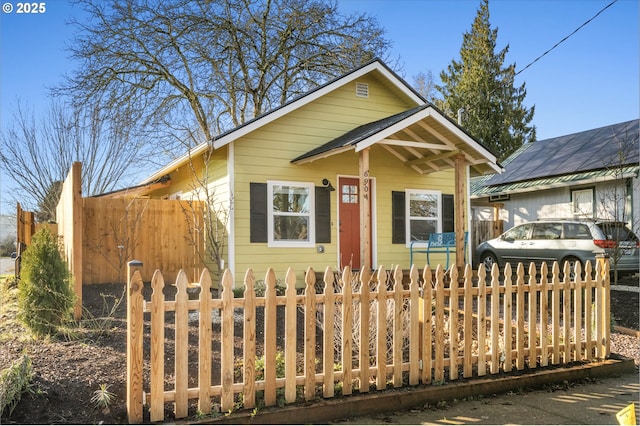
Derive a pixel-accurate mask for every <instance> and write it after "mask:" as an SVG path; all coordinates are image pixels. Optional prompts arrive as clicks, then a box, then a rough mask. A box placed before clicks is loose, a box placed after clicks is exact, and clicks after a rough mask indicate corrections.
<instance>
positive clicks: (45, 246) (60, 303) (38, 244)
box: [18, 228, 75, 337]
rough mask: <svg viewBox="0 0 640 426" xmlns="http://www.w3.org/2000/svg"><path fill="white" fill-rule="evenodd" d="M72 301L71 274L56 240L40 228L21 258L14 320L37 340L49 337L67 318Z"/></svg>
mask: <svg viewBox="0 0 640 426" xmlns="http://www.w3.org/2000/svg"><path fill="white" fill-rule="evenodd" d="M74 302H75V294H74V293H73V290H72V288H71V275H70V273H69V269H68V268H67V263H66V262H65V261H64V259H63V258H62V256H61V254H60V251H59V247H58V241H57V240H56V237H55V236H53V235H52V234H51V231H49V229H48V228H42V229H41V230H40V231H38V232H37V233H36V234H35V235H34V236H33V240H32V243H31V245H30V246H29V247H28V248H27V250H26V251H25V252H24V255H23V257H22V273H21V277H20V283H19V284H18V308H19V312H18V319H19V320H20V321H21V322H22V323H23V324H24V325H25V326H26V327H27V328H29V330H31V331H32V332H33V334H35V335H36V336H37V337H42V336H45V335H53V334H55V333H57V331H58V329H59V328H60V326H62V325H63V324H64V323H65V322H66V321H68V320H69V319H70V318H71V313H72V310H73V305H74Z"/></svg>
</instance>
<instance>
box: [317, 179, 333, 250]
mask: <svg viewBox="0 0 640 426" xmlns="http://www.w3.org/2000/svg"><path fill="white" fill-rule="evenodd" d="M330 242H331V192H329V191H328V190H327V189H326V188H325V187H323V186H316V243H330Z"/></svg>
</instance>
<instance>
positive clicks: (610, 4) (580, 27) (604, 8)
mask: <svg viewBox="0 0 640 426" xmlns="http://www.w3.org/2000/svg"><path fill="white" fill-rule="evenodd" d="M617 1H618V0H613V1H612V2H611V3H609V4H608V5H606V6H605V7H603V8H602V9H600V11H599V12H598V13H596V14H595V15H593V17H591V19H589V20H588V21H586V22H585V23H584V24H582V25H580V26H579V27H578V28H576V29H575V30H574V31H573V32H572V33H571V34H569V35H568V36H566V37H565V38H563V39H562V40H560V41H559V42H557V43H556V44H554V45H553V47H552V48H551V49H549V50H547V51H546V52H544V53H543V54H542V55H540V56H538V57H537V58H535V59H534V60H533V61H531V62H529V64H528V65H527V66H526V67H524V68H522V69H521V70H520V71H518V72H517V73H516V74H515V75H518V74H520V73H521V72H522V71H524V70H526V69H527V68H529V67H530V66H531V65H533V64H535V63H536V62H538V61H539V60H540V59H541V58H542V57H544V56H545V55H546V54H547V53H549V52H551V51H552V50H553V49H555V48H556V47H558V46H560V44H562V43H563V42H565V41H566V40H567V39H568V38H569V37H571V36H572V35H574V34H575V33H577V32H578V31H580V29H582V27H584V26H585V25H587V24H588V23H589V22H591V21H593V20H594V19H596V18H597V17H598V15H600V14H601V13H602V12H604V11H605V10H607V9H608V8H609V7H611V6H612V5H613V4H614V3H615V2H617Z"/></svg>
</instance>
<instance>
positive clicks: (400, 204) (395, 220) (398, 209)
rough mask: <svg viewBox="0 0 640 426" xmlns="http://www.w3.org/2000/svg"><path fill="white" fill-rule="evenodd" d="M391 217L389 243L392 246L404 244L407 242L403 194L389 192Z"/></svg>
mask: <svg viewBox="0 0 640 426" xmlns="http://www.w3.org/2000/svg"><path fill="white" fill-rule="evenodd" d="M391 217H392V223H391V242H392V243H393V244H405V243H406V242H407V239H406V234H407V231H406V230H407V228H406V217H405V194H404V192H400V191H392V192H391Z"/></svg>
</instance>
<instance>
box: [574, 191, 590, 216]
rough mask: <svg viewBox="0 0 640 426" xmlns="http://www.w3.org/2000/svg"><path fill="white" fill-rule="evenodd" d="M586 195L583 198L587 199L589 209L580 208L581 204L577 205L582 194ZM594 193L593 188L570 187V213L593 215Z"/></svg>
mask: <svg viewBox="0 0 640 426" xmlns="http://www.w3.org/2000/svg"><path fill="white" fill-rule="evenodd" d="M583 195H586V197H585V198H587V199H589V201H588V202H587V204H590V206H591V209H590V210H589V211H583V210H581V208H580V207H581V206H579V205H578V202H579V201H581V200H582V196H583ZM594 198H595V197H594V194H593V188H582V189H572V190H571V213H573V215H574V216H575V217H593V212H594V206H595V202H594Z"/></svg>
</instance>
